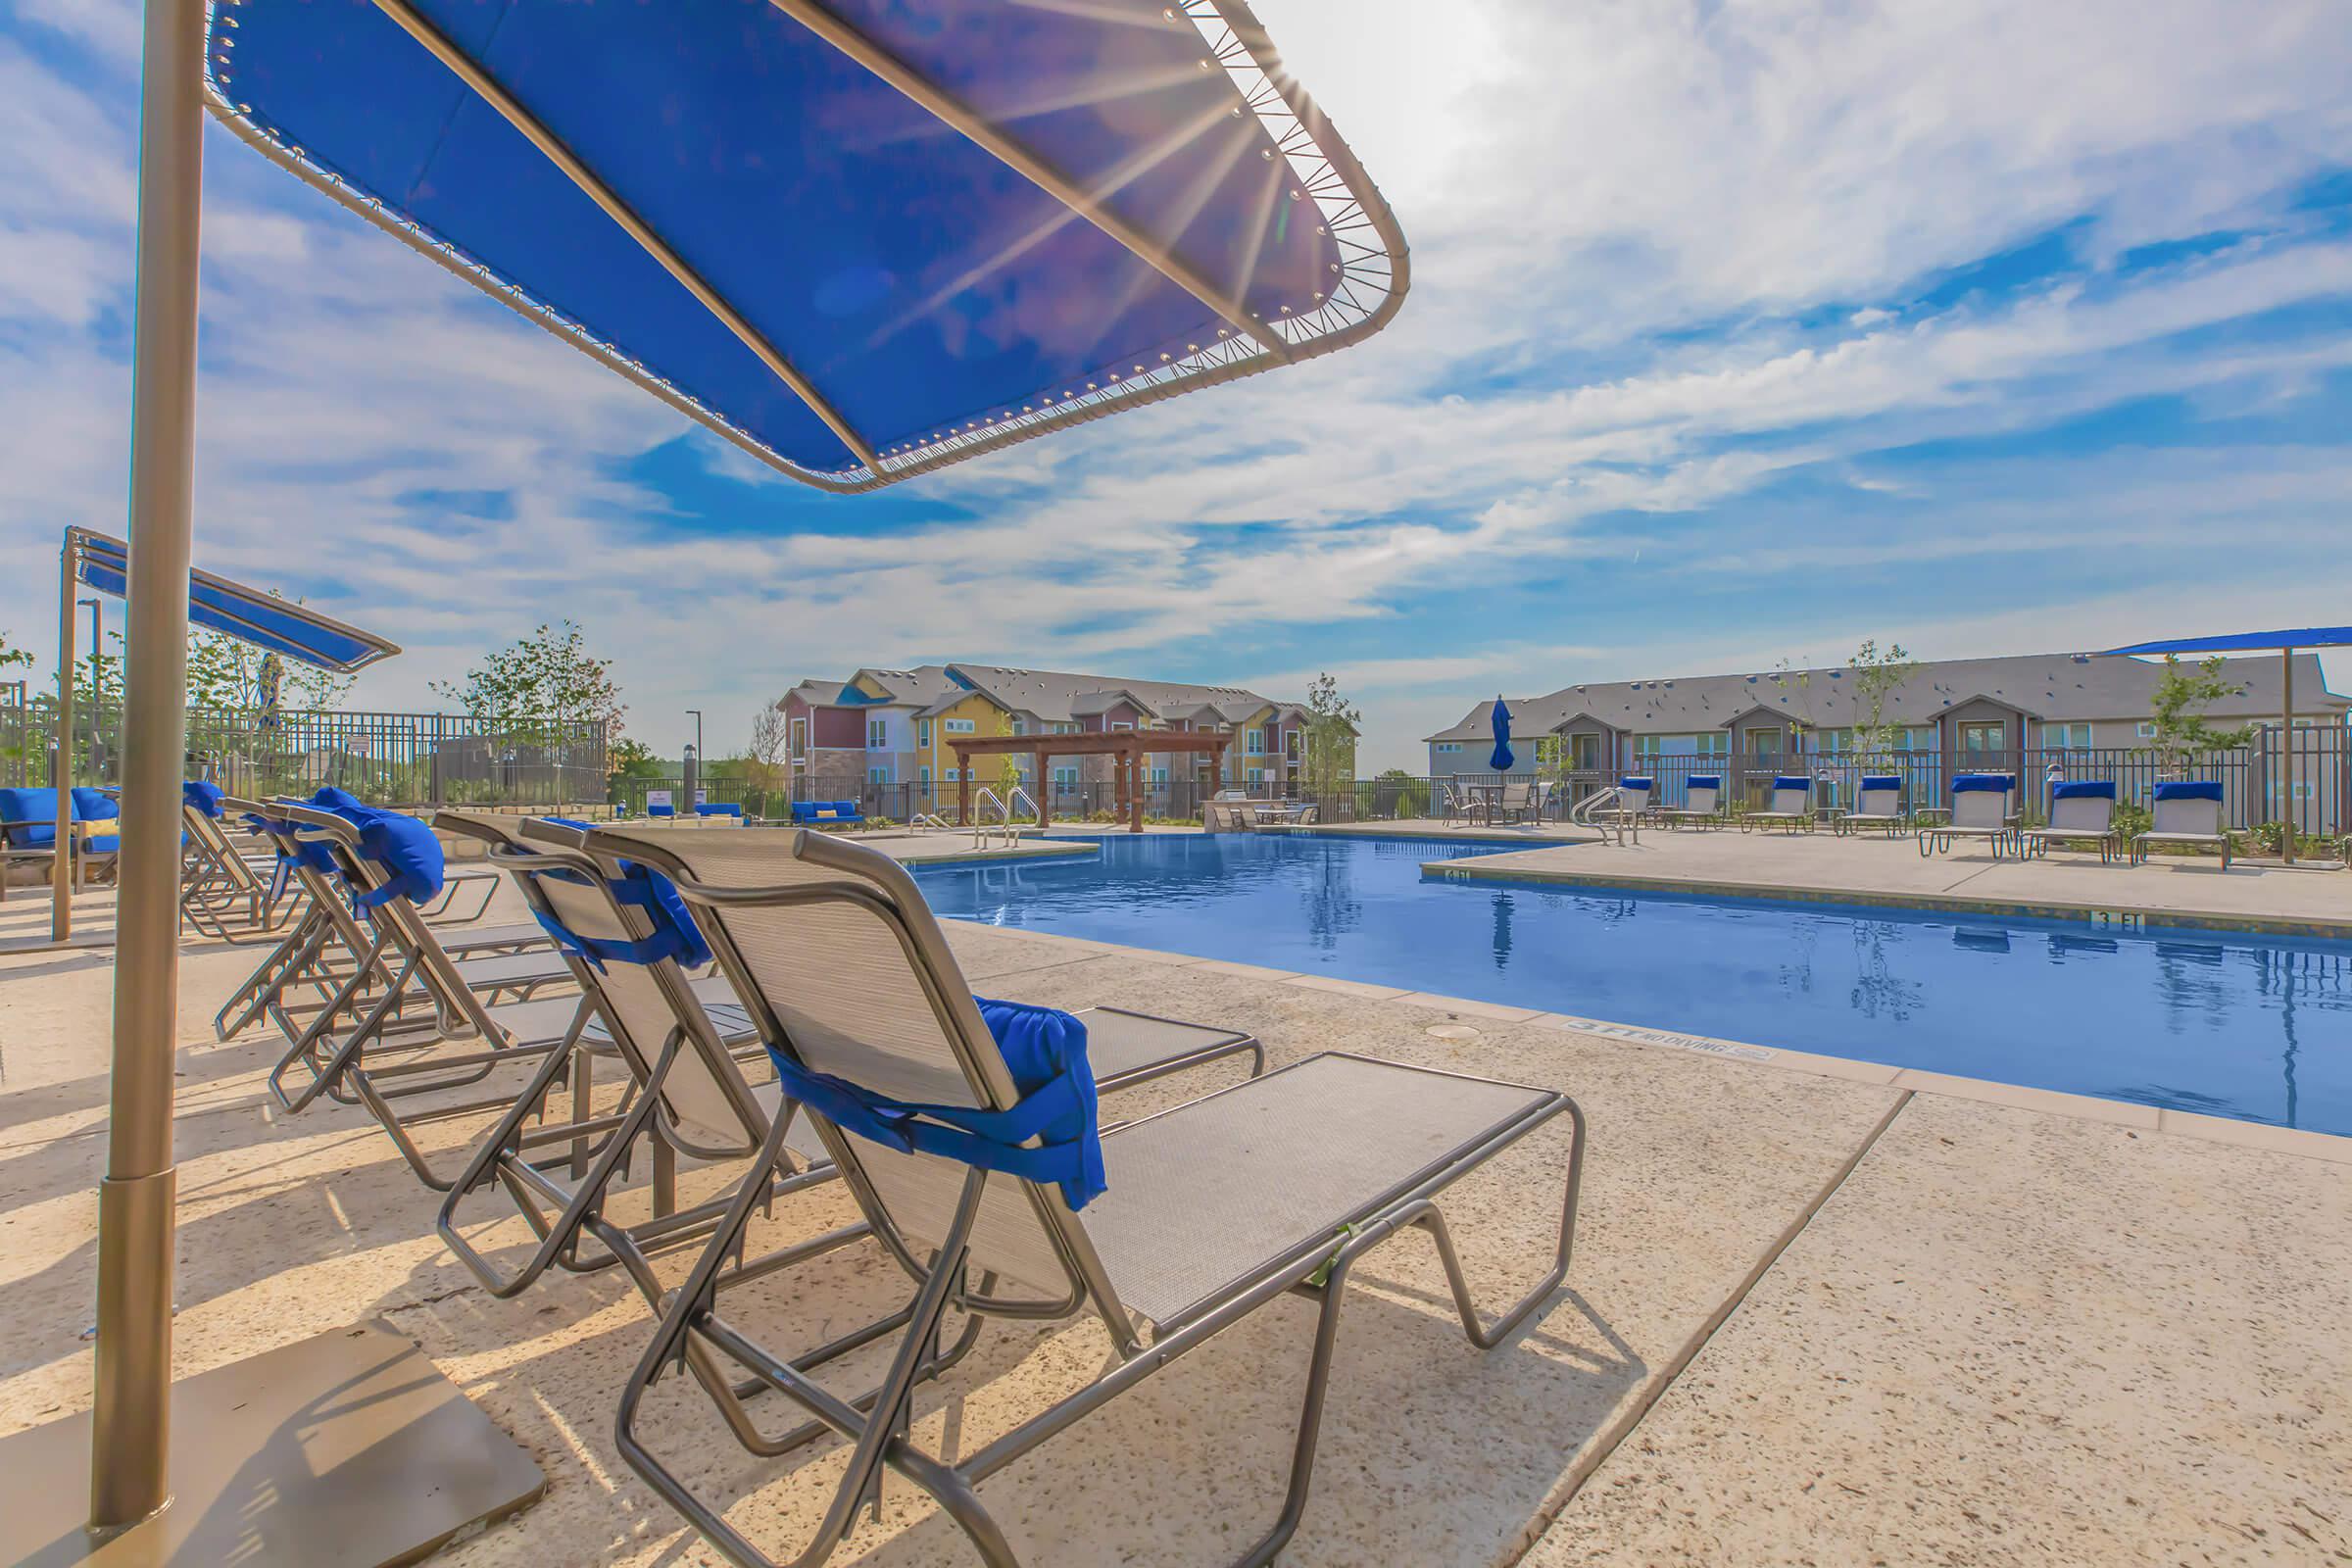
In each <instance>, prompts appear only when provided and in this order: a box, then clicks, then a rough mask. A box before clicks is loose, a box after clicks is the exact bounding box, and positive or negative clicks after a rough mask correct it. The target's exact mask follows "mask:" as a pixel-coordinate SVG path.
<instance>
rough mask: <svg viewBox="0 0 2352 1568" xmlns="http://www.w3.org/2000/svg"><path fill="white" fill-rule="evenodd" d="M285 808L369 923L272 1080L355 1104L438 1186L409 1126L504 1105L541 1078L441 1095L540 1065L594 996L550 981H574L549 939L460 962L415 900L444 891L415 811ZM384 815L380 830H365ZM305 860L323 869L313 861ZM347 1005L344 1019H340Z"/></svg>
mask: <svg viewBox="0 0 2352 1568" xmlns="http://www.w3.org/2000/svg"><path fill="white" fill-rule="evenodd" d="M280 809H281V810H282V811H283V813H284V815H285V816H286V818H287V819H289V820H290V821H291V822H292V823H293V824H294V825H295V827H296V829H297V837H298V838H299V840H300V841H301V842H302V843H303V844H304V845H306V846H311V845H316V846H319V847H320V848H321V849H322V850H323V851H324V852H325V853H326V855H327V856H328V857H329V858H330V860H331V863H332V864H333V866H334V868H335V871H336V873H337V874H338V875H339V877H340V878H341V880H342V883H343V886H344V889H345V891H346V892H347V893H348V895H349V897H350V899H351V902H352V905H353V906H354V907H355V909H356V910H357V911H358V912H359V917H360V918H362V919H364V920H365V921H366V922H367V924H368V931H369V935H368V937H367V938H366V941H367V944H368V945H367V947H366V949H365V952H364V956H363V958H362V960H361V961H360V963H359V964H358V965H357V966H356V967H355V970H354V972H353V974H352V975H351V976H350V977H349V978H348V979H346V980H345V981H344V982H343V984H342V986H341V987H339V988H338V989H337V991H336V993H335V995H334V996H333V998H332V999H330V1001H329V1003H328V1005H326V1006H325V1007H324V1008H323V1009H322V1010H321V1011H320V1013H319V1017H318V1018H317V1019H315V1020H314V1021H313V1022H312V1023H311V1024H310V1025H309V1026H307V1027H305V1028H304V1029H303V1030H302V1031H301V1033H300V1034H299V1035H298V1036H297V1037H296V1038H295V1039H294V1041H293V1043H292V1045H291V1046H290V1047H289V1049H288V1050H287V1051H286V1053H285V1054H284V1055H283V1056H281V1057H280V1058H279V1060H278V1063H277V1065H276V1066H275V1067H274V1068H273V1069H271V1071H270V1077H269V1080H268V1081H269V1086H270V1094H271V1095H273V1096H274V1097H275V1098H276V1100H277V1102H278V1103H279V1104H281V1105H283V1106H284V1107H285V1108H286V1110H287V1111H289V1112H299V1111H301V1110H303V1109H304V1108H306V1107H307V1106H309V1105H310V1104H311V1103H313V1102H314V1101H316V1100H318V1099H319V1097H321V1096H329V1097H331V1098H333V1099H335V1100H337V1101H340V1102H342V1103H345V1104H357V1105H362V1106H364V1107H365V1108H366V1109H367V1110H368V1113H369V1114H371V1115H372V1116H373V1117H374V1118H375V1120H376V1122H377V1124H378V1125H379V1126H381V1127H382V1128H383V1130H384V1132H385V1133H386V1134H387V1135H388V1136H390V1138H391V1139H392V1143H393V1147H394V1148H396V1149H397V1150H398V1151H399V1152H400V1155H401V1157H402V1158H403V1159H405V1160H406V1161H407V1162H408V1164H409V1167H410V1169H411V1170H413V1171H415V1172H416V1174H417V1179H418V1180H419V1181H421V1182H423V1183H424V1184H425V1185H426V1186H427V1187H430V1188H432V1189H434V1190H435V1191H438V1192H446V1191H447V1190H448V1189H449V1187H450V1185H451V1182H452V1181H453V1180H454V1179H455V1178H453V1177H449V1176H444V1175H442V1174H441V1173H440V1171H439V1170H438V1169H436V1167H435V1166H434V1164H433V1162H432V1160H431V1159H430V1158H429V1157H428V1156H427V1155H426V1153H425V1152H424V1151H423V1150H422V1149H420V1148H419V1147H418V1146H417V1141H416V1139H415V1137H414V1136H413V1130H414V1129H415V1128H417V1127H418V1126H420V1125H423V1124H425V1123H429V1122H439V1121H447V1120H450V1119H453V1118H456V1117H461V1116H480V1115H483V1114H486V1113H488V1112H492V1111H498V1112H502V1113H503V1112H505V1111H507V1110H508V1109H510V1108H512V1106H513V1105H514V1104H515V1100H516V1097H517V1096H518V1095H524V1094H527V1093H529V1085H531V1084H535V1083H536V1082H537V1079H536V1078H533V1079H531V1080H528V1081H517V1080H514V1079H509V1080H508V1087H507V1088H505V1089H504V1091H503V1092H501V1091H493V1092H491V1093H489V1094H488V1095H486V1096H483V1097H479V1098H473V1099H464V1100H450V1099H447V1098H444V1097H446V1096H447V1095H449V1094H451V1093H452V1092H454V1091H458V1090H466V1089H471V1088H473V1087H475V1086H477V1085H482V1084H485V1083H487V1082H489V1081H490V1080H491V1079H493V1078H494V1077H496V1076H497V1075H499V1074H501V1073H502V1072H506V1071H509V1070H512V1069H518V1068H523V1067H530V1068H536V1067H538V1066H539V1065H540V1064H541V1063H542V1061H543V1060H544V1058H545V1057H546V1056H547V1055H549V1054H553V1053H563V1054H569V1053H570V1052H571V1051H572V1049H573V1047H574V1046H575V1045H576V1043H577V1042H578V1040H579V1038H580V1036H581V1034H582V1032H583V1031H584V1030H585V1029H586V1028H587V1026H588V1024H589V1022H590V1021H591V1019H592V1018H593V1015H594V1014H593V1008H592V1006H591V1005H590V1003H589V1000H588V999H587V998H586V997H585V996H583V995H576V994H575V995H564V994H556V993H558V992H559V991H560V990H562V989H563V988H567V987H569V986H571V984H572V982H573V974H572V969H571V966H570V964H569V963H568V962H567V961H566V960H565V958H564V956H563V955H562V954H561V953H559V952H558V951H557V950H556V947H555V945H554V944H553V943H552V942H551V943H549V944H548V945H547V946H545V947H543V948H540V949H537V950H535V951H524V952H519V953H513V954H507V955H501V956H487V957H479V958H474V959H470V960H466V961H460V960H458V959H456V958H453V957H452V956H450V955H449V953H448V952H447V951H446V950H445V949H444V948H443V947H442V945H441V942H440V940H439V937H438V934H437V933H436V932H435V931H434V929H433V928H432V927H431V926H430V925H428V924H427V923H426V922H425V921H424V919H423V918H422V917H421V916H420V915H419V914H418V913H417V908H418V906H420V905H421V904H423V903H425V902H427V901H429V900H430V899H432V898H433V897H435V896H437V894H438V892H439V888H438V887H437V886H436V885H434V882H435V877H434V876H433V874H432V873H433V871H435V870H437V867H438V862H439V859H440V853H439V845H438V843H437V842H436V841H434V840H433V836H432V833H431V830H430V829H429V828H427V827H425V825H424V824H423V823H421V822H417V821H416V819H415V818H411V817H400V816H397V815H396V814H395V813H391V812H381V813H376V823H375V824H371V826H370V827H366V828H364V827H363V825H362V824H360V823H355V822H354V821H352V820H350V819H348V818H346V817H344V816H341V815H338V814H336V813H334V812H330V811H323V810H319V809H315V808H311V807H297V806H284V807H281V808H280ZM387 820H388V821H389V823H390V824H391V827H390V829H389V830H387V831H384V832H382V833H381V834H379V833H378V832H377V831H374V830H372V828H374V827H380V826H381V825H382V824H383V823H385V822H386V821H387ZM404 824H405V825H404ZM364 832H365V833H366V834H367V836H366V837H363V833H364ZM428 844H429V845H431V849H430V850H429V851H426V850H425V849H424V846H425V845H428ZM305 872H306V874H308V875H312V876H319V874H320V873H319V871H318V870H317V869H316V868H315V867H308V866H306V867H305ZM320 891H322V892H323V893H324V897H323V898H321V897H320V892H314V894H313V902H314V903H324V904H326V905H328V906H330V907H331V906H334V905H337V904H339V903H340V902H341V901H340V900H339V899H337V898H336V897H335V896H334V892H333V890H332V889H322V890H320ZM387 970H388V971H389V976H388V978H385V975H386V971H387ZM541 993H549V994H547V995H542V994H541ZM500 998H505V999H508V1000H506V1001H504V1002H500V1001H498V1000H496V999H500ZM346 1018H350V1019H351V1020H353V1021H352V1022H351V1023H350V1025H349V1026H348V1027H341V1026H340V1025H341V1023H342V1020H344V1019H346ZM296 1067H300V1068H302V1069H304V1070H305V1071H306V1072H307V1073H308V1075H309V1076H308V1081H307V1082H305V1083H303V1084H302V1085H301V1087H300V1088H299V1089H298V1090H296V1091H295V1092H294V1093H291V1094H289V1093H288V1092H287V1090H286V1088H285V1085H284V1079H285V1077H286V1075H287V1073H288V1072H289V1071H290V1070H292V1069H294V1068H296Z"/></svg>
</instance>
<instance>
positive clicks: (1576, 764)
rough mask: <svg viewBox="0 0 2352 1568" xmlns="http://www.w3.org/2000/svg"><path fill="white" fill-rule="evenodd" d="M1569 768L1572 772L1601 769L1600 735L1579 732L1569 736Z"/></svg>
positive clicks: (1594, 771)
mask: <svg viewBox="0 0 2352 1568" xmlns="http://www.w3.org/2000/svg"><path fill="white" fill-rule="evenodd" d="M1568 770H1569V771H1570V772H1572V773H1597V772H1599V771H1600V737H1599V736H1597V735H1593V734H1589V733H1588V734H1578V735H1571V736H1569V737H1568Z"/></svg>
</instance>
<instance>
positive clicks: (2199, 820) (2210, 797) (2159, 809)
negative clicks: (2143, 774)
mask: <svg viewBox="0 0 2352 1568" xmlns="http://www.w3.org/2000/svg"><path fill="white" fill-rule="evenodd" d="M2150 805H2151V808H2152V809H2153V811H2154V814H2155V822H2154V825H2153V826H2151V827H2150V828H2149V829H2148V831H2146V832H2145V833H2141V834H2138V835H2136V836H2135V837H2133V839H2132V840H2131V860H2132V863H2134V864H2137V865H2145V864H2146V863H2147V859H2148V847H2149V846H2150V845H2154V844H2185V845H2192V846H2204V845H2211V846H2213V847H2214V848H2217V849H2219V850H2220V851H2221V852H2222V869H2223V870H2225V871H2227V870H2229V851H2230V845H2229V833H2228V832H2227V831H2225V830H2224V829H2223V827H2222V784H2221V780H2219V779H2167V780H2165V781H2164V782H2163V783H2160V784H2158V785H2157V786H2156V795H2155V799H2154V801H2152V802H2151V803H2150Z"/></svg>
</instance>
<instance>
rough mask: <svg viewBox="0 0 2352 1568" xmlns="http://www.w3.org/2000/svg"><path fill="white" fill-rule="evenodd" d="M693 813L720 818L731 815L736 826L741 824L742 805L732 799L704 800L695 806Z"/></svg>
mask: <svg viewBox="0 0 2352 1568" xmlns="http://www.w3.org/2000/svg"><path fill="white" fill-rule="evenodd" d="M694 814H695V815H696V816H715V817H719V818H722V819H724V818H729V817H732V818H733V819H734V822H735V825H736V826H737V827H741V826H743V807H742V806H741V805H740V804H738V803H737V802H734V801H704V802H702V803H701V804H700V805H698V806H696V807H695V809H694Z"/></svg>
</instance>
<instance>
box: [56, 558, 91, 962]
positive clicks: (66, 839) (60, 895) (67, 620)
mask: <svg viewBox="0 0 2352 1568" xmlns="http://www.w3.org/2000/svg"><path fill="white" fill-rule="evenodd" d="M73 665H74V657H73V540H72V539H71V538H69V539H67V541H66V542H65V545H64V546H63V548H62V549H61V550H60V552H59V554H58V558H57V740H56V743H55V744H56V746H57V774H56V777H54V778H52V779H51V780H50V781H49V782H51V783H52V784H55V785H56V786H57V800H56V802H55V803H54V804H55V805H56V808H57V815H56V823H57V829H56V837H55V838H54V839H52V840H51V841H50V844H51V848H52V849H53V850H54V852H55V858H53V859H52V860H51V861H50V865H49V940H50V941H52V942H63V941H65V940H66V939H67V938H68V937H70V936H72V935H73V886H74V883H75V881H76V877H75V875H74V872H75V867H76V862H77V861H78V860H79V858H80V857H79V856H77V855H75V854H74V845H73ZM97 700H98V694H97V693H96V692H92V693H91V694H90V701H91V702H92V703H95V702H97Z"/></svg>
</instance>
